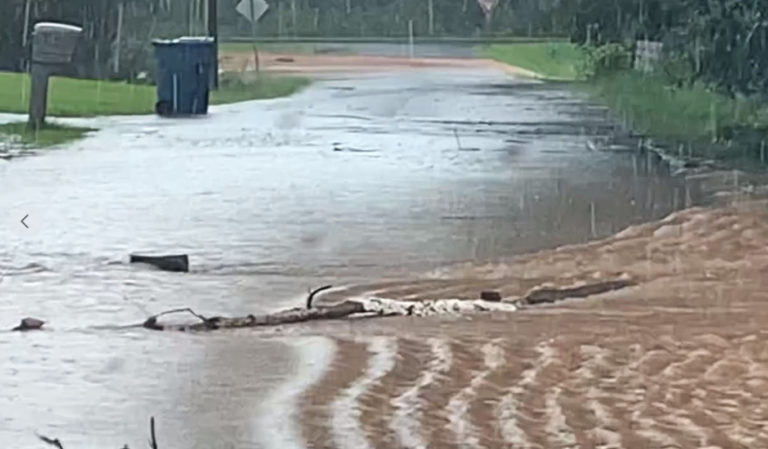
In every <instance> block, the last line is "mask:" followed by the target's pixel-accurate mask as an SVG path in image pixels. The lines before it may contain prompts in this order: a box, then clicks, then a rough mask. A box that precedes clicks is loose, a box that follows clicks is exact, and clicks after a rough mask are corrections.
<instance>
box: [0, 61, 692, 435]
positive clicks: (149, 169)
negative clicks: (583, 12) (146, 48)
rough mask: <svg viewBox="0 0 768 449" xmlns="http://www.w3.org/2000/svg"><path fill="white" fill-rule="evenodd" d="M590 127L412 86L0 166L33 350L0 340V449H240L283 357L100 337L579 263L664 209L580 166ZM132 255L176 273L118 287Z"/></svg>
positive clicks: (10, 290) (608, 164)
mask: <svg viewBox="0 0 768 449" xmlns="http://www.w3.org/2000/svg"><path fill="white" fill-rule="evenodd" d="M605 117H606V116H605V112H604V111H603V110H601V109H599V108H594V107H590V106H589V105H588V104H586V103H585V102H584V100H583V99H582V98H581V97H579V96H578V95H576V94H573V93H569V92H568V91H567V90H565V88H562V87H557V86H547V85H541V84H534V83H530V82H522V81H515V80H511V79H508V78H506V77H505V76H504V75H503V74H502V73H496V72H493V71H488V70H477V71H475V70H454V71H434V70H413V71H401V72H395V73H387V74H380V75H367V76H362V75H360V76H349V77H338V78H336V79H333V80H327V81H323V82H318V83H317V84H315V85H314V86H313V87H311V88H309V89H308V90H306V91H305V92H303V93H301V94H299V95H297V96H295V97H293V98H288V99H280V100H274V101H265V102H250V103H244V104H238V105H232V106H227V107H219V108H214V109H213V110H212V113H211V114H210V115H209V116H208V117H204V118H197V119H159V118H156V117H133V118H105V119H100V120H101V121H102V122H103V123H100V126H103V129H102V131H100V132H99V133H97V134H96V135H95V136H93V137H91V138H89V139H87V140H84V141H82V142H78V143H75V144H73V145H71V146H69V147H67V148H63V149H60V150H55V151H50V152H44V154H39V155H37V156H33V157H28V158H21V159H16V160H12V161H8V162H2V161H0V164H2V165H0V180H1V185H2V188H1V189H0V214H2V215H4V216H5V217H4V220H2V221H0V223H2V228H0V235H1V236H2V238H0V270H2V274H3V277H2V279H0V317H2V323H1V324H2V326H3V327H10V326H12V325H14V324H15V322H16V321H17V320H18V319H19V318H21V317H23V316H28V315H32V316H37V317H40V318H43V319H46V320H48V321H49V322H50V327H51V330H50V331H48V332H41V333H31V334H25V335H21V334H16V333H10V332H0V354H2V357H3V361H2V363H0V397H2V400H3V403H4V406H3V407H1V408H0V445H1V446H3V447H30V446H32V445H34V444H36V443H35V437H34V431H35V430H37V431H40V432H41V433H44V434H51V435H53V436H58V437H59V438H62V440H64V442H65V443H66V446H67V447H70V446H71V447H96V446H99V447H120V446H122V444H123V443H129V445H130V446H131V447H141V446H142V445H143V444H145V441H146V440H145V437H146V435H147V432H148V424H147V423H148V419H149V416H151V415H154V416H156V417H157V419H158V423H159V438H160V439H161V441H162V442H161V447H164V448H171V447H186V448H189V447H200V448H210V447H262V446H261V443H260V442H261V441H265V440H270V438H271V437H272V436H274V435H273V434H274V432H265V431H264V425H265V424H263V422H264V421H263V419H267V418H264V417H270V416H271V417H273V418H274V417H275V416H277V417H280V416H281V415H284V414H285V413H287V412H286V411H285V410H287V409H280V410H278V409H275V408H273V407H272V405H270V404H275V403H273V402H269V401H268V400H267V398H268V397H269V395H270V394H271V392H274V388H275V386H276V385H281V383H282V382H283V381H284V380H285V379H288V378H293V377H291V375H292V373H295V372H296V371H297V370H298V367H299V364H298V359H297V356H296V354H294V353H293V352H292V351H287V350H286V348H288V347H290V345H293V344H294V343H297V341H294V340H291V339H288V340H283V339H277V338H265V337H264V336H259V335H257V334H253V333H239V334H231V333H222V334H216V335H210V336H195V335H178V334H158V333H147V332H144V331H140V330H114V329H109V330H104V329H99V328H98V326H114V325H123V324H130V323H136V322H140V321H142V320H143V318H144V317H145V316H146V315H147V314H148V313H149V312H158V311H161V310H165V309H171V308H175V307H181V306H184V307H186V306H191V307H194V308H195V309H196V310H198V311H199V312H201V313H205V314H238V313H239V314H242V313H257V312H263V311H266V310H274V309H276V308H281V307H285V306H289V305H291V306H292V305H298V304H300V301H301V299H300V298H302V297H303V295H304V293H305V291H306V289H307V288H308V287H310V286H317V285H321V284H327V283H330V284H334V285H344V284H347V283H351V282H358V281H366V280H374V279H379V278H382V277H393V278H398V277H402V276H406V275H408V274H413V273H418V272H422V271H426V270H428V269H430V268H433V267H435V266H440V265H444V264H447V263H451V262H459V261H471V260H477V261H486V260H491V259H494V258H498V257H502V256H508V255H514V254H519V253H521V252H527V251H532V250H536V249H541V248H547V247H554V246H557V245H560V244H565V243H575V242H581V241H585V240H588V239H591V238H593V237H596V236H602V235H607V234H610V233H613V232H615V231H618V230H620V229H622V228H623V227H625V226H626V225H628V224H630V223H634V222H639V221H644V220H648V219H652V218H656V217H660V216H662V215H665V214H666V213H668V212H669V211H671V210H672V208H673V207H674V205H675V204H677V205H679V206H682V201H683V200H681V199H680V198H682V197H681V195H680V191H677V192H676V191H675V189H676V188H679V186H676V185H675V183H676V181H674V180H673V179H671V178H669V177H668V176H667V175H666V174H665V171H664V170H663V167H662V168H660V167H657V166H655V165H654V164H652V163H650V162H649V161H648V159H647V158H645V157H644V156H638V155H636V154H634V153H633V152H631V151H629V152H601V151H594V148H592V146H590V145H587V141H588V140H589V139H593V138H595V136H598V137H599V136H603V135H606V134H607V133H609V131H610V125H609V123H608V122H607V121H606V118H605ZM26 214H29V218H28V220H27V221H26V222H27V223H28V224H29V226H30V229H29V230H27V229H24V228H23V227H22V226H21V224H20V223H19V222H18V220H20V219H21V218H22V217H23V216H24V215H26ZM132 252H144V253H166V254H167V253H189V254H190V255H191V263H192V271H193V272H192V273H190V274H186V275H180V274H169V273H161V272H157V271H151V270H148V269H146V268H144V267H140V266H130V265H128V264H127V260H128V255H129V253H132ZM312 344H313V343H312V342H307V341H304V340H301V342H300V344H299V347H311V345H312ZM302 345H304V346H302ZM306 345H310V346H306ZM318 363H319V362H318ZM281 391H282V390H281ZM286 404H287V402H285V401H282V402H279V403H277V405H275V406H276V407H286V406H287V405H286ZM278 421H279V419H278ZM270 422H272V421H270ZM273 424H274V422H273ZM283 424H285V423H282V424H280V423H278V424H275V425H283Z"/></svg>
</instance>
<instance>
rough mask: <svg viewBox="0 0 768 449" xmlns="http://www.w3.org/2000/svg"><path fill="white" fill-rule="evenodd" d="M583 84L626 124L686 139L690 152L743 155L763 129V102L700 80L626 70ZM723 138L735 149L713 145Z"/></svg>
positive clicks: (766, 122) (766, 121) (766, 119)
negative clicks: (676, 81)
mask: <svg viewBox="0 0 768 449" xmlns="http://www.w3.org/2000/svg"><path fill="white" fill-rule="evenodd" d="M586 88H587V90H588V91H589V92H590V93H591V94H592V95H594V96H595V97H596V98H598V99H600V100H601V101H602V102H603V103H605V104H606V105H607V106H608V107H609V108H610V109H611V110H612V111H613V113H614V114H615V115H616V116H617V117H619V118H620V119H622V120H625V121H626V123H627V124H628V125H629V126H631V128H632V129H634V130H636V131H639V132H641V133H644V134H647V135H650V136H653V137H655V138H657V139H659V140H661V141H664V142H667V143H686V144H690V148H691V154H692V155H695V156H703V157H714V158H718V159H728V158H743V157H745V156H748V155H749V153H750V152H754V151H755V148H754V147H755V145H759V141H760V139H761V138H762V137H761V134H762V133H763V131H764V130H766V129H768V108H767V107H766V105H763V104H759V103H756V102H753V101H749V100H747V99H743V98H731V97H728V96H725V95H722V94H719V93H717V92H715V91H713V90H712V89H708V88H706V87H705V86H703V85H694V86H691V87H686V88H674V87H673V86H670V84H669V83H668V82H667V81H666V79H665V78H663V77H661V76H650V75H649V76H644V75H642V74H639V73H637V72H633V71H626V72H619V73H616V74H613V75H610V76H605V77H601V78H599V79H595V80H591V81H590V82H589V83H587V84H586ZM728 140H731V141H732V143H734V144H736V145H735V147H737V148H738V149H735V148H730V149H729V148H726V145H724V144H721V145H713V142H716V141H717V142H721V143H722V142H725V141H728Z"/></svg>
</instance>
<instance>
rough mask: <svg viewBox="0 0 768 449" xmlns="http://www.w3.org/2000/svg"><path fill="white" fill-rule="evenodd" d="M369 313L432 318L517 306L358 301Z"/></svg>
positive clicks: (479, 302)
mask: <svg viewBox="0 0 768 449" xmlns="http://www.w3.org/2000/svg"><path fill="white" fill-rule="evenodd" d="M357 301H358V302H360V303H361V304H362V305H363V308H364V309H365V311H366V312H367V313H376V314H379V315H402V316H420V317H423V316H432V315H451V314H453V315H459V314H465V313H483V312H515V311H517V305H515V304H513V303H508V302H491V301H483V300H481V299H477V300H462V299H436V300H430V301H399V300H394V299H384V298H367V299H359V300H357Z"/></svg>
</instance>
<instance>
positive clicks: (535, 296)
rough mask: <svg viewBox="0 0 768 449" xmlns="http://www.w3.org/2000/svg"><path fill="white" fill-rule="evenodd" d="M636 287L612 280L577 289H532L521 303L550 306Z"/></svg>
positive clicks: (629, 282)
mask: <svg viewBox="0 0 768 449" xmlns="http://www.w3.org/2000/svg"><path fill="white" fill-rule="evenodd" d="M634 285H636V283H635V282H633V281H631V280H623V279H622V280H614V281H605V282H597V283H594V284H587V285H582V286H579V287H569V288H539V289H534V290H532V291H531V292H529V293H528V295H526V296H525V297H524V298H523V299H522V300H521V303H523V304H529V305H536V304H550V303H555V302H559V301H564V300H566V299H570V298H586V297H588V296H594V295H601V294H603V293H608V292H611V291H614V290H621V289H623V288H627V287H632V286H634Z"/></svg>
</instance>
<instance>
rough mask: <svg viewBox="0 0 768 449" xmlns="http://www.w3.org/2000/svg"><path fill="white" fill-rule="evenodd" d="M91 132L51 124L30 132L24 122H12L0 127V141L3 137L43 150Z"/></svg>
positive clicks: (86, 129) (89, 130) (88, 129)
mask: <svg viewBox="0 0 768 449" xmlns="http://www.w3.org/2000/svg"><path fill="white" fill-rule="evenodd" d="M91 131H93V129H90V128H80V127H74V126H63V125H57V124H53V123H47V124H45V125H43V126H42V127H41V128H39V129H37V130H32V129H29V128H28V127H27V124H26V122H13V123H5V124H2V125H0V140H3V136H7V137H10V138H11V139H18V143H20V144H21V145H22V146H34V147H37V148H43V147H49V146H53V145H58V144H61V143H65V142H69V141H71V140H76V139H79V138H81V137H83V135H84V134H85V133H88V132H91Z"/></svg>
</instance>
